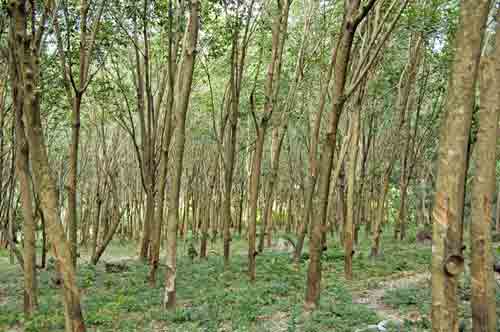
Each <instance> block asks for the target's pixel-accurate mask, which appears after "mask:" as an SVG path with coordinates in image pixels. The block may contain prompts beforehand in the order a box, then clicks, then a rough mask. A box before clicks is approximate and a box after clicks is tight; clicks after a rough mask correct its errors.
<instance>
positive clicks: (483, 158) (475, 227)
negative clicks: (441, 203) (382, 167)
mask: <svg viewBox="0 0 500 332" xmlns="http://www.w3.org/2000/svg"><path fill="white" fill-rule="evenodd" d="M499 13H500V12H499ZM496 30H497V32H496V34H497V36H496V52H495V53H496V54H495V58H489V57H483V59H482V60H481V62H482V63H481V72H480V86H481V94H480V97H481V100H480V106H481V107H480V109H479V131H478V133H477V141H476V149H475V150H476V151H475V156H476V163H475V164H476V174H475V177H474V184H473V190H472V197H473V198H472V223H471V226H470V233H471V237H470V238H471V251H472V252H471V279H472V281H473V282H472V283H471V288H472V297H471V305H472V330H473V332H496V330H497V326H496V325H497V324H496V323H497V322H496V320H497V317H496V297H495V293H496V282H495V275H494V271H493V264H494V263H495V262H494V256H493V254H492V252H493V248H492V246H491V226H492V225H491V217H492V212H493V197H494V194H495V183H496V179H495V177H496V169H495V168H496V143H497V131H498V113H499V111H500V108H499V106H498V105H499V102H500V84H499V82H500V80H499V75H500V59H499V57H500V28H499V27H497V29H496Z"/></svg>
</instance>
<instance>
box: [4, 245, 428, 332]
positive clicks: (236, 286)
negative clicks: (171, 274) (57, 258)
mask: <svg viewBox="0 0 500 332" xmlns="http://www.w3.org/2000/svg"><path fill="white" fill-rule="evenodd" d="M386 240H388V239H386ZM360 242H362V243H365V242H367V241H364V240H362V241H360ZM215 246H216V247H217V250H216V251H218V249H219V247H221V244H220V243H216V244H215ZM184 247H185V246H184V245H183V244H182V243H181V245H180V257H179V259H178V273H177V289H178V293H177V299H178V309H177V310H176V311H175V312H165V311H164V310H162V309H161V300H162V298H163V286H162V280H163V276H164V269H163V268H160V270H159V282H157V284H156V286H155V287H150V286H149V284H148V283H147V282H146V280H147V275H148V273H149V268H148V267H147V266H145V265H144V264H142V263H139V262H137V261H134V260H129V261H127V265H128V267H129V269H128V270H127V271H125V272H122V273H106V272H105V271H104V266H103V264H102V263H100V264H98V265H97V266H96V267H94V266H92V265H89V264H87V263H85V262H80V263H79V270H78V283H79V286H80V288H81V289H82V293H83V310H84V316H85V320H86V323H87V325H88V327H89V329H88V330H89V331H96V332H97V331H100V332H111V331H120V332H127V331H144V332H152V331H183V332H190V331H207V332H209V331H259V332H261V331H262V332H265V331H269V332H271V331H272V332H279V331H286V332H293V331H303V332H313V331H314V332H320V331H336V332H351V331H354V330H355V329H356V328H359V327H364V326H366V325H368V324H374V323H377V322H378V321H380V320H381V317H378V316H377V313H376V312H374V311H373V310H371V309H369V308H368V307H367V306H365V305H362V304H355V303H353V300H352V295H351V294H352V291H353V290H356V289H362V288H370V287H376V284H377V280H383V279H385V278H388V277H391V276H394V275H397V274H399V273H401V272H406V271H416V272H418V271H424V270H425V269H426V268H427V266H428V264H429V260H430V250H429V248H426V247H421V246H417V245H414V244H410V243H397V244H395V243H391V242H387V243H384V252H385V255H384V256H383V257H381V258H380V259H376V260H372V259H370V258H369V257H368V255H367V253H368V245H367V244H361V245H360V246H358V250H357V253H356V256H355V259H354V266H353V270H354V276H355V279H356V281H352V282H348V281H346V280H345V279H344V277H343V259H344V258H343V251H342V249H341V248H340V247H339V246H335V245H330V247H329V249H328V250H327V251H326V252H325V253H324V257H323V261H324V263H323V282H322V288H323V290H322V297H321V302H320V307H319V310H317V311H315V312H314V313H313V314H311V315H308V316H305V315H304V314H303V310H302V305H303V300H304V291H305V280H306V272H307V261H303V262H302V263H301V264H300V265H298V266H296V265H294V264H292V263H291V260H290V257H289V255H288V254H287V253H282V252H273V251H272V250H269V251H266V252H264V253H263V254H261V255H259V256H258V257H257V281H256V282H255V284H251V283H250V282H249V281H248V278H247V275H246V268H247V266H246V255H245V254H244V251H245V248H246V244H245V243H244V241H243V240H241V239H235V240H234V245H233V250H234V253H235V255H234V256H232V260H231V267H230V269H229V270H228V271H224V268H223V263H222V257H220V255H218V254H214V253H212V255H211V256H210V257H209V258H208V260H206V261H200V260H198V259H195V260H194V261H191V260H190V259H189V258H188V257H187V256H186V254H185V250H184V249H183V248H184ZM1 255H3V254H1V253H0V256H1ZM106 255H107V256H106V257H105V258H104V259H109V258H112V257H118V256H120V257H124V256H134V251H133V249H132V248H130V247H127V246H121V245H118V244H117V243H114V244H113V245H112V247H110V249H109V251H108V252H107V253H106ZM409 257H411V259H408V258H409ZM52 275H53V270H41V271H39V289H40V308H39V311H38V313H37V314H36V315H35V316H34V317H33V319H31V320H30V321H26V322H25V321H23V315H22V286H23V285H22V273H21V271H20V270H19V268H17V267H15V266H11V265H9V264H8V263H6V260H5V263H3V262H2V263H1V264H0V279H1V280H2V281H4V280H5V281H6V282H2V284H0V306H1V310H0V331H3V330H4V329H6V330H7V331H8V330H9V328H13V327H16V326H19V325H20V324H24V327H25V331H27V332H30V331H33V332H34V331H36V332H45V331H50V332H57V331H63V330H64V317H63V310H62V308H63V306H62V304H61V296H60V290H59V289H57V288H53V286H52V282H51V280H50V278H51V276H52ZM396 297H397V296H396ZM2 298H4V299H5V301H4V302H2Z"/></svg>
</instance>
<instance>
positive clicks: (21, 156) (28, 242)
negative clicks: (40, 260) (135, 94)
mask: <svg viewBox="0 0 500 332" xmlns="http://www.w3.org/2000/svg"><path fill="white" fill-rule="evenodd" d="M11 76H12V78H13V79H15V78H16V73H15V68H14V66H13V65H11ZM20 84H21V82H19V81H18V80H16V81H14V82H13V89H12V100H13V101H14V110H15V133H16V153H15V155H16V174H17V178H18V179H19V191H20V193H21V206H22V214H23V234H24V254H23V259H24V262H23V263H24V264H23V265H24V266H23V267H24V315H25V317H26V318H30V317H31V315H33V313H34V312H35V310H36V308H37V306H38V290H37V278H36V246H35V244H36V243H35V242H36V237H35V235H36V225H35V219H34V210H33V194H32V191H31V181H30V165H29V147H28V141H27V140H26V135H25V131H24V124H23V120H22V117H23V95H22V88H21V87H20ZM1 94H2V93H1V91H0V95H1ZM0 97H1V96H0ZM1 171H2V170H0V172H1Z"/></svg>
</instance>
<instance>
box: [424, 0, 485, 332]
mask: <svg viewBox="0 0 500 332" xmlns="http://www.w3.org/2000/svg"><path fill="white" fill-rule="evenodd" d="M490 4H491V1H489V0H465V1H462V2H461V8H460V23H459V27H458V30H457V34H456V53H455V56H454V61H453V64H452V70H451V76H450V78H449V87H448V96H447V98H446V100H447V101H446V112H447V113H446V119H445V120H444V122H443V124H442V127H441V139H440V147H439V157H438V176H437V183H436V194H435V197H434V211H433V213H432V219H433V223H432V224H433V225H432V226H433V227H432V228H433V234H432V270H431V271H432V331H433V332H457V331H458V330H459V328H458V325H459V324H458V323H459V322H458V298H457V288H458V277H459V275H460V272H461V269H460V267H461V266H462V265H463V255H462V222H463V206H464V189H465V177H466V173H467V169H466V165H467V146H468V141H469V132H470V127H471V118H472V108H473V105H474V94H475V85H476V78H477V72H478V63H479V59H480V55H481V44H482V35H483V32H484V28H485V23H486V19H487V16H488V11H489V8H490ZM457 267H458V268H457Z"/></svg>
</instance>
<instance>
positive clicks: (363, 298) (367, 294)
mask: <svg viewBox="0 0 500 332" xmlns="http://www.w3.org/2000/svg"><path fill="white" fill-rule="evenodd" d="M429 279H430V273H428V272H425V273H410V274H404V275H399V277H398V278H395V279H391V280H384V281H380V282H379V283H378V284H377V287H376V288H372V289H366V290H362V291H357V292H354V293H353V302H354V303H357V304H363V305H366V306H367V307H368V308H370V309H372V310H373V311H375V312H376V313H377V314H378V315H379V316H380V317H382V318H384V319H386V320H394V321H403V320H405V319H408V320H410V321H418V320H420V318H421V317H420V314H419V313H418V311H415V312H409V313H407V314H405V315H402V314H401V313H400V312H399V311H398V310H397V308H393V307H391V306H389V305H387V304H385V303H384V302H383V297H384V294H385V292H386V291H388V290H391V289H398V288H410V287H415V286H416V285H423V284H425V283H426V282H428V280H429Z"/></svg>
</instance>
